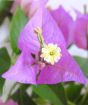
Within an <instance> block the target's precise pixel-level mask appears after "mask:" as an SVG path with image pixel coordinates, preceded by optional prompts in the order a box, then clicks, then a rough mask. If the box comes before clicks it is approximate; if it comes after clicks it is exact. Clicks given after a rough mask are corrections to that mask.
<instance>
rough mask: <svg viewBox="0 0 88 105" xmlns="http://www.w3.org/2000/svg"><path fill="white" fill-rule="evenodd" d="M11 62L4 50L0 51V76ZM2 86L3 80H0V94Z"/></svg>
mask: <svg viewBox="0 0 88 105" xmlns="http://www.w3.org/2000/svg"><path fill="white" fill-rule="evenodd" d="M10 64H11V60H10V57H9V54H8V52H7V50H6V48H1V49H0V76H1V75H2V74H3V73H4V72H5V71H6V70H8V69H9V67H10ZM3 84H4V79H3V78H0V94H1V93H2V88H3Z"/></svg>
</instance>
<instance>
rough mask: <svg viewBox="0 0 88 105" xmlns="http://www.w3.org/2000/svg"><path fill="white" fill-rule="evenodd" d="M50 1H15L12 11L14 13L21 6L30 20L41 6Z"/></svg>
mask: <svg viewBox="0 0 88 105" xmlns="http://www.w3.org/2000/svg"><path fill="white" fill-rule="evenodd" d="M47 1H48V0H14V3H13V6H12V9H11V11H12V12H14V11H15V10H16V7H17V6H20V7H21V9H22V10H23V11H24V12H25V14H26V15H27V16H28V17H29V18H30V17H31V16H32V15H33V14H34V13H35V12H36V10H37V9H38V7H39V6H40V3H42V4H43V5H44V4H46V3H47ZM42 4H41V5H42Z"/></svg>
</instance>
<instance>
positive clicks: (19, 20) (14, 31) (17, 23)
mask: <svg viewBox="0 0 88 105" xmlns="http://www.w3.org/2000/svg"><path fill="white" fill-rule="evenodd" d="M26 22H27V17H26V16H25V15H24V13H23V11H22V10H21V9H20V8H17V10H16V12H15V14H14V16H13V18H12V21H11V28H10V41H11V46H12V49H13V51H14V52H15V53H16V54H18V53H19V49H18V38H19V36H20V32H21V30H22V29H23V27H24V25H25V24H26Z"/></svg>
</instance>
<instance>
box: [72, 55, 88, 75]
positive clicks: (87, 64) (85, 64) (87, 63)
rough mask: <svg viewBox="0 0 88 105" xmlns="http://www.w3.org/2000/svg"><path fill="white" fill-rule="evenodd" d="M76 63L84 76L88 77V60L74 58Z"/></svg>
mask: <svg viewBox="0 0 88 105" xmlns="http://www.w3.org/2000/svg"><path fill="white" fill-rule="evenodd" d="M74 58H75V60H76V61H77V63H78V64H79V65H80V67H81V69H82V70H83V72H84V74H85V75H86V76H87V77H88V58H81V57H77V56H75V57H74Z"/></svg>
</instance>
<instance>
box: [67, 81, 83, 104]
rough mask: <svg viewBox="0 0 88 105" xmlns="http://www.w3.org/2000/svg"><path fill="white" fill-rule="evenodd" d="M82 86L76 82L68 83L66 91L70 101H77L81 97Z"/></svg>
mask: <svg viewBox="0 0 88 105" xmlns="http://www.w3.org/2000/svg"><path fill="white" fill-rule="evenodd" d="M82 87H83V86H82V85H80V84H75V83H69V84H67V86H66V93H67V97H68V99H69V101H71V102H76V101H77V100H78V99H79V97H80V92H81V89H82Z"/></svg>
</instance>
